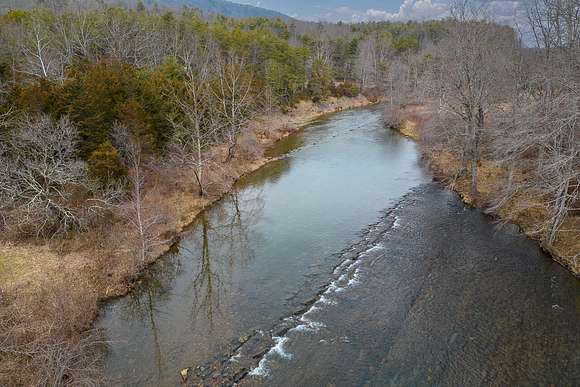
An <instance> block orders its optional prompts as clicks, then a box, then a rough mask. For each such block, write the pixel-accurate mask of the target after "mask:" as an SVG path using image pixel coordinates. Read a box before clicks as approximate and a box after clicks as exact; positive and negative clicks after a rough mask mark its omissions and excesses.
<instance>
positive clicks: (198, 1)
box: [158, 0, 292, 20]
mask: <svg viewBox="0 0 580 387" xmlns="http://www.w3.org/2000/svg"><path fill="white" fill-rule="evenodd" d="M158 4H160V5H162V6H167V7H182V6H187V7H193V8H198V9H200V10H201V11H202V12H204V13H215V14H221V15H224V16H228V17H233V18H238V19H241V18H248V17H266V18H272V19H275V18H281V19H284V20H290V19H292V18H291V17H289V16H287V15H284V14H283V13H280V12H276V11H272V10H269V9H265V8H260V7H255V6H252V5H248V4H238V3H233V2H231V1H225V0H162V1H159V2H158Z"/></svg>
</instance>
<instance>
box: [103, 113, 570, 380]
mask: <svg viewBox="0 0 580 387" xmlns="http://www.w3.org/2000/svg"><path fill="white" fill-rule="evenodd" d="M380 113H381V111H380V108H378V107H375V108H367V109H356V110H350V111H346V112H342V113H339V114H335V115H332V116H329V117H326V118H325V119H322V120H319V121H317V122H315V123H313V124H311V125H310V126H309V127H307V128H306V129H305V130H302V131H299V132H297V133H295V134H293V135H291V136H289V137H288V138H286V139H284V140H282V141H280V142H279V143H277V144H276V146H275V148H274V149H272V150H271V153H272V155H274V156H281V157H280V159H279V160H277V161H275V162H272V163H270V164H268V165H266V166H265V167H263V168H261V169H260V170H258V171H257V172H255V173H253V174H251V175H249V176H247V177H246V178H244V179H242V180H241V181H240V182H239V183H238V184H237V186H236V189H235V191H234V192H233V193H232V194H231V195H228V196H226V197H225V198H224V199H223V200H221V201H219V202H218V203H216V204H215V205H214V206H212V207H211V208H209V209H208V210H207V211H205V212H204V213H202V215H201V216H200V217H199V218H198V219H197V221H196V222H195V223H194V224H193V225H192V226H191V228H190V230H189V231H188V232H186V233H185V235H184V236H183V239H182V241H181V243H180V244H179V245H178V247H177V249H176V251H175V252H174V253H172V254H171V255H169V256H168V257H167V258H166V259H163V260H161V261H160V262H159V263H158V264H157V265H155V266H154V268H153V270H152V271H151V272H150V273H149V275H148V277H147V278H146V279H145V280H144V281H143V283H142V284H141V285H140V286H139V287H138V288H137V289H136V291H134V292H133V293H132V294H130V295H129V296H127V297H124V298H121V299H119V300H116V301H114V302H111V303H109V304H108V305H106V306H105V307H104V310H103V313H102V317H101V319H100V320H99V322H98V326H99V327H101V328H103V329H104V330H105V332H106V335H107V338H108V340H110V345H109V348H108V352H107V357H106V368H107V372H108V374H109V376H110V377H111V381H112V384H115V385H135V386H141V385H147V386H175V385H179V384H180V383H181V376H180V371H181V370H183V369H185V368H187V367H191V368H189V369H188V371H187V372H188V379H187V382H188V383H189V384H195V383H197V382H200V381H201V382H203V383H206V384H212V385H222V384H233V383H234V382H237V383H239V384H242V385H243V384H249V385H254V384H258V385H260V384H264V385H287V386H309V385H313V386H318V385H329V386H331V385H336V386H338V385H345V386H351V385H356V386H359V385H381V386H382V385H470V386H471V385H482V384H483V385H489V384H494V385H513V384H525V385H548V384H554V385H579V384H580V350H579V348H580V281H578V280H576V279H575V278H573V277H572V276H571V275H569V274H568V273H567V272H566V271H565V270H563V269H562V268H561V267H560V266H558V265H557V264H556V263H554V262H553V261H551V260H550V259H549V258H548V257H546V256H545V255H544V254H542V252H541V251H540V250H539V249H538V247H537V245H536V244H535V243H533V242H532V241H530V240H528V239H526V238H525V237H523V236H521V235H520V234H519V233H517V231H516V230H514V229H512V228H508V229H501V230H499V229H497V227H495V226H494V224H493V223H491V221H490V220H489V219H488V218H487V217H485V216H483V215H482V214H481V213H480V212H479V211H477V210H474V209H468V208H466V207H465V206H464V205H463V204H462V203H461V202H460V201H459V200H458V199H457V198H456V196H455V195H454V194H453V193H451V192H448V191H445V190H443V189H441V188H440V187H439V186H437V185H436V184H434V183H431V182H430V178H429V176H428V175H427V174H426V172H425V171H424V170H423V169H422V167H421V165H420V163H419V156H418V153H417V150H416V149H415V145H414V143H413V142H411V141H409V140H407V139H405V138H402V137H401V136H399V135H398V134H396V133H394V132H392V131H390V130H389V129H387V128H385V127H384V126H383V124H382V122H381V117H380Z"/></svg>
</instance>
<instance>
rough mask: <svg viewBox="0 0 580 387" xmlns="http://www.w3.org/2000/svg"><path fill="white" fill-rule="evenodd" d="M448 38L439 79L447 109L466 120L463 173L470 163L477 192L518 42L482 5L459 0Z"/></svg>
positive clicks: (438, 51)
mask: <svg viewBox="0 0 580 387" xmlns="http://www.w3.org/2000/svg"><path fill="white" fill-rule="evenodd" d="M452 16H453V18H452V21H451V22H450V23H451V24H450V27H449V30H448V34H447V36H446V38H445V39H444V40H443V41H442V42H441V43H440V44H439V45H438V46H437V49H436V56H437V63H438V65H439V69H438V74H437V84H438V87H437V88H438V92H439V93H440V94H439V98H440V101H441V110H443V111H445V112H446V113H450V114H451V115H453V116H455V117H457V118H459V119H460V120H461V121H462V122H463V123H464V125H465V126H464V130H463V132H462V133H461V134H460V137H461V138H462V140H461V141H460V142H459V143H460V144H461V146H462V149H461V159H462V169H461V171H460V174H464V173H466V172H467V170H468V167H470V172H469V174H470V178H471V194H472V197H475V196H476V194H477V168H478V163H479V161H480V156H481V143H482V137H483V136H484V134H485V132H486V130H488V129H489V127H488V125H487V116H488V114H489V113H490V112H491V110H492V109H493V108H494V107H495V106H496V105H497V104H498V103H499V102H500V97H501V95H502V93H501V86H502V85H503V83H502V80H503V79H504V75H503V74H505V69H506V68H505V66H503V64H502V63H501V61H502V60H503V59H502V58H506V57H507V58H509V56H510V52H512V50H513V48H514V47H515V46H514V41H513V36H512V38H511V39H510V34H509V33H508V34H506V33H505V30H502V29H501V27H499V26H497V25H494V24H491V23H489V22H487V21H486V19H485V18H486V12H485V9H484V8H481V6H478V5H474V4H472V3H469V2H468V1H464V2H459V3H455V4H454V5H453V7H452Z"/></svg>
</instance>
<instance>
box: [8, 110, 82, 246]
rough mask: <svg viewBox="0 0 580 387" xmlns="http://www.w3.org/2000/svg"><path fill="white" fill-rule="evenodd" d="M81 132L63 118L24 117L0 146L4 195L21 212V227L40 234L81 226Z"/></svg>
mask: <svg viewBox="0 0 580 387" xmlns="http://www.w3.org/2000/svg"><path fill="white" fill-rule="evenodd" d="M77 144H78V133H77V130H76V128H75V127H74V126H73V125H72V123H71V122H70V121H69V120H68V118H66V117H63V118H61V119H60V120H59V121H58V122H54V121H52V119H51V118H50V117H48V116H45V115H40V116H24V117H22V118H21V119H20V120H19V121H18V122H17V127H16V129H15V130H13V131H11V132H10V133H9V134H7V135H6V138H5V139H4V141H3V145H2V146H0V165H2V168H1V169H0V174H1V176H0V197H2V198H3V200H4V203H6V205H5V208H6V207H7V209H8V210H11V211H16V212H17V214H18V215H17V216H15V217H14V219H15V220H16V221H17V223H18V225H19V226H32V227H33V228H34V229H35V230H36V235H37V236H40V235H41V234H45V233H49V234H54V233H57V232H63V231H67V230H69V229H71V228H82V227H83V222H82V216H81V215H82V210H81V208H79V207H78V206H77V205H74V204H73V203H72V202H73V197H74V192H75V190H78V189H84V190H86V189H88V187H89V181H88V179H87V176H86V168H85V164H84V162H82V161H80V160H79V159H78V158H77Z"/></svg>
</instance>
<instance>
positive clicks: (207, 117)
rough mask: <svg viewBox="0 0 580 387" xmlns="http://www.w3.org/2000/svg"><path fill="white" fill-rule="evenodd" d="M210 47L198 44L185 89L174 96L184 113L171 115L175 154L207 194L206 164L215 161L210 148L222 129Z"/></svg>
mask: <svg viewBox="0 0 580 387" xmlns="http://www.w3.org/2000/svg"><path fill="white" fill-rule="evenodd" d="M209 50H210V48H209V47H208V46H206V45H200V46H199V47H197V53H198V56H197V58H196V61H195V62H188V63H186V64H185V71H186V74H185V76H186V80H185V83H184V84H185V90H183V91H180V90H175V91H174V92H173V95H172V98H173V100H174V102H175V104H176V106H178V108H179V111H180V114H181V116H180V117H170V118H169V119H170V122H171V124H172V126H173V128H174V135H173V139H172V141H171V143H172V146H171V150H170V152H171V158H172V159H174V160H176V161H178V162H179V163H180V164H182V165H184V166H187V167H189V168H191V170H192V173H193V175H194V177H195V183H196V185H197V186H198V192H199V195H200V196H205V194H206V191H205V188H206V181H205V168H206V167H207V164H208V163H210V162H211V157H210V156H209V155H208V150H209V148H210V147H211V146H212V145H214V144H215V142H216V137H217V133H218V131H219V129H220V126H219V123H218V122H217V120H216V116H215V115H214V114H213V112H212V111H211V110H210V109H211V108H212V107H214V106H215V105H213V104H212V102H211V98H212V97H213V94H212V93H211V91H210V87H211V73H210V66H211V64H210V60H211V55H210V52H209Z"/></svg>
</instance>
